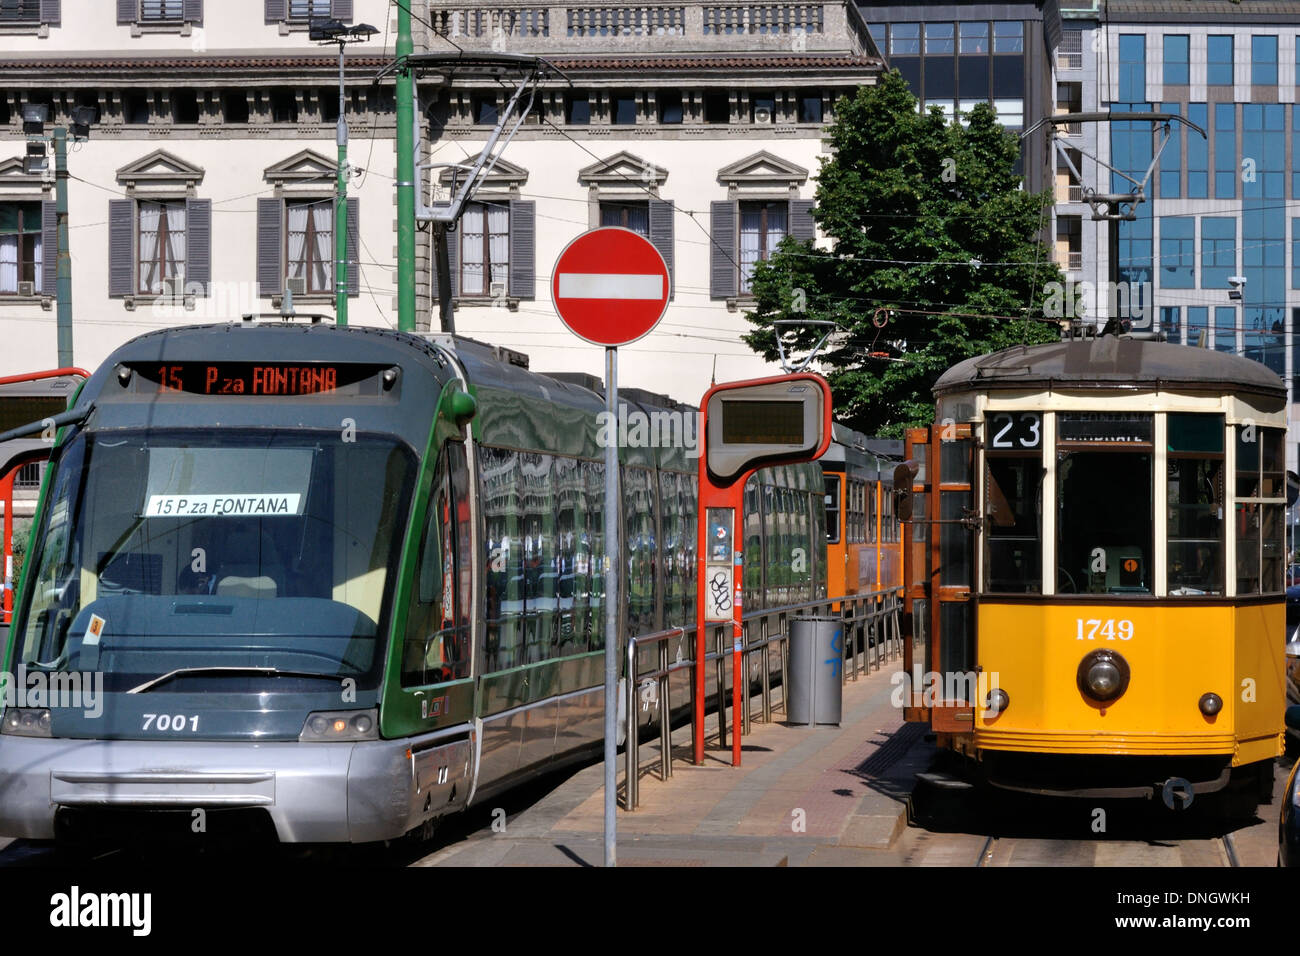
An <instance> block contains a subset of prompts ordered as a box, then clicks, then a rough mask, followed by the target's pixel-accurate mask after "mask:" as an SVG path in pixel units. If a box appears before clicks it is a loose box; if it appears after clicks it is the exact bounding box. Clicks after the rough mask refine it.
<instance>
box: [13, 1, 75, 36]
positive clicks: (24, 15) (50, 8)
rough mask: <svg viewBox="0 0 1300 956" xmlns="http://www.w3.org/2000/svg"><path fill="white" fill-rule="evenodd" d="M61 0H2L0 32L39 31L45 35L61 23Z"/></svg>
mask: <svg viewBox="0 0 1300 956" xmlns="http://www.w3.org/2000/svg"><path fill="white" fill-rule="evenodd" d="M61 5H62V4H61V2H60V0H0V33H38V32H39V34H40V35H41V36H45V35H46V34H47V33H48V29H49V27H51V26H59V25H60V19H61V18H60V7H61Z"/></svg>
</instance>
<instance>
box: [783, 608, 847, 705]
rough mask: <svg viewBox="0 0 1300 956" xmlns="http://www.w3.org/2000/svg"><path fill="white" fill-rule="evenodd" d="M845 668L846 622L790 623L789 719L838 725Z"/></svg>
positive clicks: (834, 619)
mask: <svg viewBox="0 0 1300 956" xmlns="http://www.w3.org/2000/svg"><path fill="white" fill-rule="evenodd" d="M843 667H844V622H843V621H842V620H841V619H840V618H838V617H796V618H795V619H794V621H793V622H792V623H791V625H790V686H789V687H788V688H787V695H788V696H787V697H786V720H787V721H788V722H790V723H792V724H835V725H836V726H839V723H840V714H841V712H842V711H843V709H844V682H843V681H844V677H843V673H844V672H843Z"/></svg>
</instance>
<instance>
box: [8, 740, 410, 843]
mask: <svg viewBox="0 0 1300 956" xmlns="http://www.w3.org/2000/svg"><path fill="white" fill-rule="evenodd" d="M408 746H409V742H408V741H382V740H381V741H365V742H359V743H321V744H305V743H298V742H296V741H284V742H279V741H275V742H265V743H226V742H217V741H186V742H176V743H173V742H170V741H152V740H77V739H69V738H41V737H21V736H11V735H4V736H0V836H8V837H23V838H27V839H44V840H48V839H53V838H54V837H55V816H56V814H57V813H58V811H59V810H60V809H61V808H76V809H83V810H85V809H91V810H100V811H109V810H113V809H123V810H126V809H131V810H160V811H161V810H170V811H173V812H175V811H181V812H189V813H192V812H193V810H194V809H197V808H203V809H205V810H211V809H232V808H261V809H262V810H264V811H265V813H266V814H267V816H268V817H269V818H270V819H271V821H272V823H273V824H274V826H275V831H276V835H277V836H278V837H279V839H280V840H281V841H282V842H285V843H347V842H352V843H362V842H367V841H371V840H383V839H390V838H393V837H396V836H400V835H401V834H402V833H405V832H406V831H407V830H408V829H410V827H411V826H414V825H415V823H416V822H418V820H416V821H412V819H411V817H412V801H411V793H412V790H413V784H412V771H411V762H410V758H409V757H408V756H407V747H408Z"/></svg>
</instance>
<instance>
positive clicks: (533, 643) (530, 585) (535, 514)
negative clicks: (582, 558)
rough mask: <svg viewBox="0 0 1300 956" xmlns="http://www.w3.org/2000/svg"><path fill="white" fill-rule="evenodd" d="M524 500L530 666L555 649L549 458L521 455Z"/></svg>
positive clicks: (522, 527)
mask: <svg viewBox="0 0 1300 956" xmlns="http://www.w3.org/2000/svg"><path fill="white" fill-rule="evenodd" d="M520 469H521V471H522V474H523V501H522V506H523V507H522V513H521V515H520V519H521V523H520V532H521V534H522V542H521V545H522V549H523V558H524V567H523V577H524V581H523V591H524V608H523V625H524V660H523V661H521V662H520V663H527V664H532V663H535V662H536V661H540V660H544V659H545V658H547V657H549V656H550V655H551V653H552V650H553V649H554V647H555V646H556V642H555V641H554V636H555V635H554V628H555V624H556V621H555V562H554V557H555V507H554V503H553V500H552V499H553V495H552V487H551V456H550V455H537V454H522V455H520Z"/></svg>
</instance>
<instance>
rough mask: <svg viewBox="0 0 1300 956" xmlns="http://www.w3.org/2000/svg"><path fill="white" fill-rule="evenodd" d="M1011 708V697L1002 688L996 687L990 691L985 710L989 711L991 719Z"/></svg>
mask: <svg viewBox="0 0 1300 956" xmlns="http://www.w3.org/2000/svg"><path fill="white" fill-rule="evenodd" d="M1010 706H1011V695H1010V694H1008V693H1007V692H1006V691H1004V690H1003V689H1002V688H1001V687H995V688H993V689H992V690H991V691H989V695H988V697H987V698H986V699H985V701H984V709H985V710H986V711H988V715H989V716H990V717H996V716H997V715H998V714H1000V713H1002V712H1003V711H1004V710H1006V709H1007V708H1008V707H1010Z"/></svg>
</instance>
